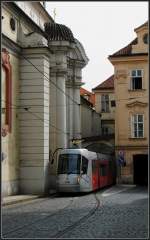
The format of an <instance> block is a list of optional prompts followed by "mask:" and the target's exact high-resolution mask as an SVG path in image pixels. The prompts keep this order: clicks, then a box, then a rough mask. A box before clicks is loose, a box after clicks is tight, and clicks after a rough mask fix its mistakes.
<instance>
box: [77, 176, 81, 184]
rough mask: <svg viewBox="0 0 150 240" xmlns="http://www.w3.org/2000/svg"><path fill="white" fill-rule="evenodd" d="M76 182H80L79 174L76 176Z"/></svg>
mask: <svg viewBox="0 0 150 240" xmlns="http://www.w3.org/2000/svg"><path fill="white" fill-rule="evenodd" d="M77 183H78V184H79V183H80V177H79V176H78V177H77Z"/></svg>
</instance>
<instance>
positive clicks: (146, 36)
mask: <svg viewBox="0 0 150 240" xmlns="http://www.w3.org/2000/svg"><path fill="white" fill-rule="evenodd" d="M143 42H144V43H145V44H148V34H147V33H146V34H144V36H143Z"/></svg>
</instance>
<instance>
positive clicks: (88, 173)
mask: <svg viewBox="0 0 150 240" xmlns="http://www.w3.org/2000/svg"><path fill="white" fill-rule="evenodd" d="M82 163H83V165H82V172H83V173H82V174H81V177H80V192H90V191H92V190H93V186H92V163H91V160H87V170H86V167H85V168H84V166H86V164H84V158H83V157H82Z"/></svg>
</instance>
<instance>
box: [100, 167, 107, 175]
mask: <svg viewBox="0 0 150 240" xmlns="http://www.w3.org/2000/svg"><path fill="white" fill-rule="evenodd" d="M106 175H107V165H104V164H101V165H100V176H103V177H104V176H106Z"/></svg>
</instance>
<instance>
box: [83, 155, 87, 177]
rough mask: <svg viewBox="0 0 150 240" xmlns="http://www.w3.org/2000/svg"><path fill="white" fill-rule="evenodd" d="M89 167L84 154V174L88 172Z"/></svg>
mask: <svg viewBox="0 0 150 240" xmlns="http://www.w3.org/2000/svg"><path fill="white" fill-rule="evenodd" d="M87 169H88V159H87V158H85V157H84V156H82V171H83V174H87Z"/></svg>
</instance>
